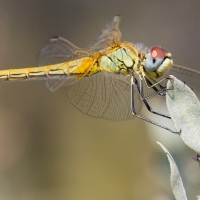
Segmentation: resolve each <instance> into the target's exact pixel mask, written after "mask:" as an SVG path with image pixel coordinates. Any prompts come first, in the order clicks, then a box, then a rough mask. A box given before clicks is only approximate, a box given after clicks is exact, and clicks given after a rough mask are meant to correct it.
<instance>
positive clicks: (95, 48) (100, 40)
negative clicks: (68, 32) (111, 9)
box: [86, 16, 122, 54]
mask: <svg viewBox="0 0 200 200" xmlns="http://www.w3.org/2000/svg"><path fill="white" fill-rule="evenodd" d="M119 22H120V17H119V16H115V17H114V18H113V20H112V21H111V22H109V23H108V24H106V25H105V26H104V27H103V29H101V31H100V33H99V34H98V35H97V36H96V38H95V39H94V41H93V42H92V43H91V44H90V45H89V46H88V48H87V49H86V50H87V51H88V52H90V53H91V54H92V53H95V52H99V51H101V50H103V49H105V48H107V47H108V46H111V45H112V44H114V43H119V42H121V37H122V34H121V32H120V30H119Z"/></svg>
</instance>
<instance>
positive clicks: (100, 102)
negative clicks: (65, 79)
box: [68, 72, 141, 120]
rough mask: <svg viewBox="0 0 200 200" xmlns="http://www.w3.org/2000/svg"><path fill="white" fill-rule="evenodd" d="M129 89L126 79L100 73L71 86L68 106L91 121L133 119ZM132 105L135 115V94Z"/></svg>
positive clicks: (136, 102)
mask: <svg viewBox="0 0 200 200" xmlns="http://www.w3.org/2000/svg"><path fill="white" fill-rule="evenodd" d="M130 89H131V88H130V77H126V76H124V75H121V74H112V73H105V72H101V73H97V74H95V75H92V76H89V77H84V78H83V79H81V80H79V81H78V82H76V83H75V84H73V85H71V87H70V89H69V91H68V94H69V98H70V101H71V102H72V104H74V105H75V106H76V107H77V108H78V109H79V110H81V111H82V112H83V113H86V114H88V115H91V116H93V117H99V118H106V119H112V120H125V119H130V118H132V117H133V116H134V115H133V114H132V109H131V90H130ZM134 101H135V105H136V107H137V112H139V110H140V108H141V100H140V97H139V95H138V92H137V90H135V96H134Z"/></svg>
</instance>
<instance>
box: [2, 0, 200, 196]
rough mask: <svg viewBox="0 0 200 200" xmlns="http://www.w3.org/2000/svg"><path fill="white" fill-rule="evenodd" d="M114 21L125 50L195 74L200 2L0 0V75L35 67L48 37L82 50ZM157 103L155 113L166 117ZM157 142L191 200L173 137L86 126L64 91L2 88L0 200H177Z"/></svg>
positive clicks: (195, 177) (91, 121) (97, 123)
mask: <svg viewBox="0 0 200 200" xmlns="http://www.w3.org/2000/svg"><path fill="white" fill-rule="evenodd" d="M116 14H120V16H121V25H120V29H121V32H122V34H123V40H125V41H130V42H143V43H144V44H146V45H147V46H154V45H161V46H163V47H164V48H165V49H167V50H169V51H170V52H171V53H172V54H173V56H174V61H175V63H177V64H180V65H183V66H186V67H190V68H195V69H199V70H200V65H199V57H200V52H199V48H200V23H199V19H200V1H197V0H194V1H187V0H176V1H174V0H168V1H166V0H152V1H144V0H140V1H134V0H123V1H122V0H116V1H109V0H106V1H105V0H101V1H97V0H96V1H95V0H93V1H92V0H84V1H83V0H82V1H81V0H49V1H47V0H46V1H42V0H34V1H30V0H28V1H25V0H16V1H11V0H1V1H0V27H1V29H0V69H8V68H22V67H32V66H36V64H37V60H36V58H37V53H38V52H39V50H40V48H41V47H42V46H43V45H44V44H45V43H46V42H47V41H48V40H49V39H50V38H51V37H52V36H57V35H58V36H62V37H64V38H66V39H68V40H69V41H71V42H72V43H74V44H75V45H77V46H80V47H86V46H87V45H88V44H89V43H90V42H91V41H92V40H93V38H94V37H95V35H96V34H98V32H99V30H100V29H101V28H102V27H103V26H104V24H106V23H107V22H108V21H110V20H111V19H112V18H113V17H114V16H115V15H116ZM162 102H163V101H153V102H152V103H153V104H154V107H156V108H157V110H159V111H162V112H167V111H166V110H164V111H163V109H164V108H163V109H162V107H165V105H164V104H162ZM157 106H158V107H159V108H158V107H157ZM145 115H146V116H148V117H151V119H154V120H158V121H159V120H160V122H161V123H162V124H165V125H166V126H170V127H171V128H172V129H173V128H174V127H173V125H172V123H170V121H169V120H167V119H163V118H162V119H160V118H159V117H157V118H153V117H154V116H152V115H151V116H149V114H148V113H146V114H145ZM156 141H160V142H162V143H163V144H164V145H165V146H166V147H167V148H168V150H169V151H170V152H171V154H172V155H173V156H174V159H175V160H176V161H177V164H178V167H179V169H180V172H181V175H182V178H183V181H184V185H185V187H186V191H187V194H188V197H189V199H195V198H196V196H197V195H199V191H200V187H199V186H200V171H199V166H198V163H196V162H194V161H193V160H192V159H191V157H195V156H196V155H195V153H194V152H193V151H191V150H190V149H189V148H188V147H187V146H185V145H184V144H183V142H182V141H181V140H180V138H179V136H177V135H173V134H171V133H169V132H167V131H164V130H162V129H160V128H157V127H155V126H153V125H150V124H147V123H145V122H143V121H141V120H139V119H134V120H128V121H120V122H119V121H117V122H115V121H109V120H104V119H96V118H92V117H90V116H87V115H85V114H83V113H81V112H80V111H79V110H77V109H76V108H75V107H73V106H72V104H71V103H70V102H69V99H68V96H67V89H66V88H61V89H60V90H58V91H57V92H55V93H51V92H49V91H48V90H47V89H46V88H45V87H44V84H43V82H42V81H41V82H40V81H35V82H34V81H30V82H28V81H24V82H12V83H3V82H2V83H1V84H0V199H4V200H35V199H37V200H46V199H48V200H54V199H59V200H66V199H69V200H70V199H73V200H90V199H91V200H93V199H95V200H103V199H104V200H119V199H120V200H121V199H126V200H132V199H141V200H142V199H149V200H169V199H174V197H173V195H172V192H171V188H170V182H169V175H170V172H169V164H168V162H167V158H166V156H165V154H164V153H163V152H162V150H161V149H160V147H159V146H158V145H157V144H156Z"/></svg>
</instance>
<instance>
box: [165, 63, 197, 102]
mask: <svg viewBox="0 0 200 200" xmlns="http://www.w3.org/2000/svg"><path fill="white" fill-rule="evenodd" d="M168 74H169V75H173V76H175V77H176V78H178V79H180V80H181V81H182V82H185V84H186V85H188V86H189V87H190V88H191V89H192V90H193V91H194V93H195V94H196V95H197V97H198V99H200V72H199V71H197V70H193V69H190V68H186V67H183V66H180V65H173V67H172V69H171V70H170V71H169V72H168Z"/></svg>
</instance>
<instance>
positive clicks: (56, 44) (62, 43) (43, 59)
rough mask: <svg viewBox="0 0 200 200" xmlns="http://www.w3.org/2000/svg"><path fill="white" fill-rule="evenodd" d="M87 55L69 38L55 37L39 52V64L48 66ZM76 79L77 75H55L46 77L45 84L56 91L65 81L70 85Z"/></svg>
mask: <svg viewBox="0 0 200 200" xmlns="http://www.w3.org/2000/svg"><path fill="white" fill-rule="evenodd" d="M85 55H88V54H87V53H86V52H85V51H83V50H82V49H80V48H78V47H76V46H75V45H74V44H72V43H71V42H69V41H68V40H66V39H64V38H61V37H55V38H52V39H50V41H49V42H48V43H47V44H46V45H45V46H44V47H43V48H42V49H41V50H40V52H39V54H38V65H39V66H46V65H52V64H57V63H63V62H66V61H69V60H72V59H76V58H80V57H82V56H85ZM61 65H62V64H61ZM74 67H75V66H74ZM75 81H77V77H72V76H63V75H61V76H53V77H47V78H45V86H46V87H47V89H49V90H50V91H56V90H57V89H59V88H60V87H61V86H63V85H64V83H65V85H69V84H72V83H73V82H75Z"/></svg>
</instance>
